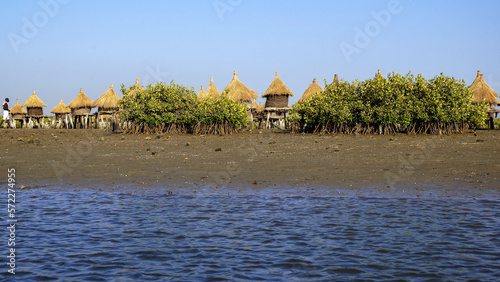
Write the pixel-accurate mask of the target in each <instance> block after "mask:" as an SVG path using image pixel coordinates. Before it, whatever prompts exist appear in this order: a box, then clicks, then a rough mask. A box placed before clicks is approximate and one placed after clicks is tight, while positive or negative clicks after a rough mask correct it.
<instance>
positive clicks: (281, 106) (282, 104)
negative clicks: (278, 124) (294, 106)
mask: <svg viewBox="0 0 500 282" xmlns="http://www.w3.org/2000/svg"><path fill="white" fill-rule="evenodd" d="M289 96H293V92H292V91H291V90H290V89H288V87H287V86H286V85H285V83H283V81H281V79H280V78H279V76H278V72H276V77H275V78H274V80H273V82H271V85H270V86H269V88H267V90H266V91H265V92H264V94H262V97H264V98H266V104H265V111H266V112H268V114H267V118H268V119H284V118H285V117H286V112H287V111H288V110H289V109H290V106H289V105H288V97H289Z"/></svg>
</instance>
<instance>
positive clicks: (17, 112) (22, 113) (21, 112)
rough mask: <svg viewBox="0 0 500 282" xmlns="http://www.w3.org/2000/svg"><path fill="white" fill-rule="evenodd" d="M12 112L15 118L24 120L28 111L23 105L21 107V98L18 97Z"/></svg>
mask: <svg viewBox="0 0 500 282" xmlns="http://www.w3.org/2000/svg"><path fill="white" fill-rule="evenodd" d="M10 114H11V115H12V119H14V120H24V119H25V118H26V115H27V114H28V112H27V111H26V110H25V109H24V108H23V107H21V105H20V104H19V99H17V100H16V104H15V105H14V107H12V108H11V109H10Z"/></svg>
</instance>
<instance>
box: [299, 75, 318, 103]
mask: <svg viewBox="0 0 500 282" xmlns="http://www.w3.org/2000/svg"><path fill="white" fill-rule="evenodd" d="M318 92H323V88H322V87H321V86H320V85H319V84H318V83H317V82H316V78H315V79H313V82H312V83H311V85H309V87H308V88H307V89H306V91H304V94H303V95H302V97H300V99H299V100H298V101H297V103H299V104H302V103H304V101H305V100H307V99H309V97H311V96H312V95H314V94H316V93H318Z"/></svg>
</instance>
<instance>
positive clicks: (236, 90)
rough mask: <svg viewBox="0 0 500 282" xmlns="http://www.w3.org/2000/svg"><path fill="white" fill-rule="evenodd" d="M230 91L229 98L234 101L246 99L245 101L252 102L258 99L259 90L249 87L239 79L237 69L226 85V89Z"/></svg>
mask: <svg viewBox="0 0 500 282" xmlns="http://www.w3.org/2000/svg"><path fill="white" fill-rule="evenodd" d="M225 91H228V92H229V94H228V97H229V99H232V100H234V101H244V102H252V101H253V100H255V99H257V97H258V95H257V92H256V91H254V90H252V89H250V88H248V87H247V86H246V85H245V84H244V83H243V82H241V81H240V80H239V79H238V76H237V75H236V71H234V76H233V80H231V82H230V83H229V84H228V85H227V86H226V90H225Z"/></svg>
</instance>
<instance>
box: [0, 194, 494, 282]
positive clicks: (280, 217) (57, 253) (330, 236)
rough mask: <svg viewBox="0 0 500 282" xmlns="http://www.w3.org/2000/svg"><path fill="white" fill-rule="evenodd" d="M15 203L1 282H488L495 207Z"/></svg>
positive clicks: (371, 201) (111, 200)
mask: <svg viewBox="0 0 500 282" xmlns="http://www.w3.org/2000/svg"><path fill="white" fill-rule="evenodd" d="M17 200H18V201H19V202H20V203H19V204H18V211H17V215H18V220H19V222H18V225H17V229H16V240H17V243H16V248H17V249H16V255H17V260H16V275H15V276H13V275H7V274H5V272H6V271H4V273H3V274H2V275H3V276H2V277H3V279H10V280H11V281H12V280H18V281H40V280H61V281H63V280H64V281H83V280H94V281H100V280H101V281H108V280H113V281H116V280H118V281H138V280H143V281H152V280H162V281H163V280H174V281H193V280H194V281H199V280H202V281H207V280H208V281H217V280H233V281H234V280H241V281H254V280H276V281H345V280H357V279H359V280H365V281H366V280H368V281H370V280H412V281H413V280H414V281H422V280H433V279H435V280H439V281H443V280H450V281H451V280H453V281H456V280H478V281H488V280H495V279H498V278H499V277H500V236H499V234H500V201H499V200H484V199H421V198H418V199H408V198H406V199H397V198H366V197H332V196H326V197H319V196H307V195H302V196H293V195H283V196H279V194H276V193H275V194H266V193H261V194H259V193H257V194H252V195H250V194H249V195H227V194H225V195H220V194H219V195H216V194H204V195H197V194H189V193H183V194H179V195H176V194H168V193H167V194H163V193H160V192H155V193H141V194H134V193H128V192H123V191H122V192H99V191H89V190H87V191H85V190H83V191H71V192H70V191H57V190H49V189H33V190H22V191H18V192H17ZM2 236H3V237H6V236H8V235H7V234H4V235H2ZM4 267H5V268H6V269H7V267H6V266H5V264H4Z"/></svg>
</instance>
